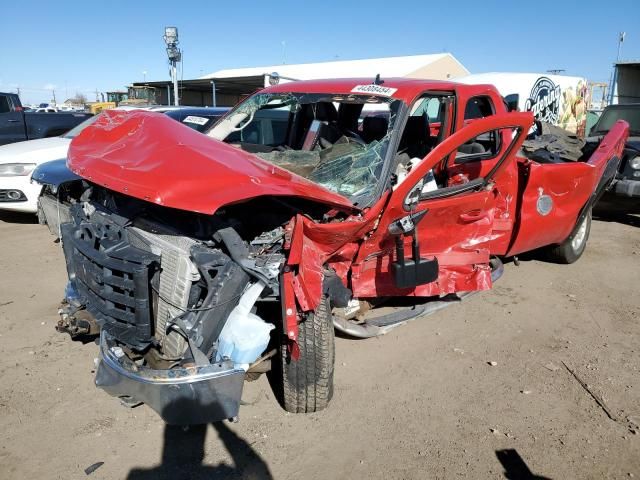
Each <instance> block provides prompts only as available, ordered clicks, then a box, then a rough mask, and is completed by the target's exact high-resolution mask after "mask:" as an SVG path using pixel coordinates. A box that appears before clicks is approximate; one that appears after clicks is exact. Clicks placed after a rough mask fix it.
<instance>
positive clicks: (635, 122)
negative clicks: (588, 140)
mask: <svg viewBox="0 0 640 480" xmlns="http://www.w3.org/2000/svg"><path fill="white" fill-rule="evenodd" d="M618 120H625V121H627V122H628V123H629V130H630V131H631V132H632V133H636V134H640V108H639V107H628V108H625V107H614V108H608V109H606V110H605V111H604V112H602V116H601V117H600V119H599V120H598V123H597V124H596V126H595V128H594V129H593V131H594V132H608V131H609V129H610V128H611V127H613V124H614V123H616V122H617V121H618Z"/></svg>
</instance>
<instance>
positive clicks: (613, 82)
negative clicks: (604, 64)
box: [609, 32, 627, 105]
mask: <svg viewBox="0 0 640 480" xmlns="http://www.w3.org/2000/svg"><path fill="white" fill-rule="evenodd" d="M626 36H627V32H620V34H619V35H618V53H617V54H616V63H615V65H614V66H613V75H612V76H611V85H609V105H612V104H613V99H614V97H615V96H616V92H617V89H616V83H617V82H618V63H620V54H621V53H622V44H623V43H624V37H626Z"/></svg>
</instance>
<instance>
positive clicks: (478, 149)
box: [458, 141, 486, 155]
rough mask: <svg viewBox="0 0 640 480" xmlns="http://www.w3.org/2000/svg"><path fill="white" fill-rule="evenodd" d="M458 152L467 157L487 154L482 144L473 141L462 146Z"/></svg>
mask: <svg viewBox="0 0 640 480" xmlns="http://www.w3.org/2000/svg"><path fill="white" fill-rule="evenodd" d="M458 151H459V152H460V153H465V154H467V155H473V154H476V153H485V152H486V150H485V148H484V147H483V146H482V144H481V143H478V142H474V141H471V142H469V143H465V144H464V145H460V146H459V147H458Z"/></svg>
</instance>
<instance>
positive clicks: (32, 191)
mask: <svg viewBox="0 0 640 480" xmlns="http://www.w3.org/2000/svg"><path fill="white" fill-rule="evenodd" d="M154 110H155V111H158V112H162V113H166V114H167V115H168V116H170V117H172V118H174V119H175V120H178V121H180V122H182V123H183V124H184V125H187V126H189V127H191V128H194V129H196V130H198V131H203V129H204V128H207V127H208V126H209V125H210V124H211V123H212V122H214V121H215V119H217V118H220V117H221V116H222V115H223V114H224V113H226V112H227V111H228V110H229V109H228V108H197V107H195V108H191V107H184V108H183V107H162V106H160V107H155V108H154ZM95 118H96V117H89V118H88V119H87V120H85V121H84V122H83V123H81V124H80V125H77V126H76V127H75V128H73V129H72V130H70V131H69V132H67V133H66V134H64V135H62V136H59V137H52V138H43V139H39V140H32V141H28V142H19V143H14V144H11V145H4V146H0V210H12V211H18V212H26V213H37V212H38V211H39V212H40V220H41V221H42V222H43V223H46V215H45V211H44V210H43V209H39V208H38V198H39V195H40V193H41V191H42V184H40V183H37V180H38V178H39V177H40V175H41V174H42V171H41V170H39V169H40V168H41V169H45V170H46V169H48V168H51V169H52V175H55V178H58V177H59V176H60V175H63V172H65V170H66V166H65V163H66V157H67V150H68V148H69V144H70V143H71V140H72V139H73V138H74V137H75V136H76V135H78V134H79V133H80V132H81V131H82V130H83V129H84V128H85V127H87V126H88V125H90V124H91V123H93V122H94V121H95ZM54 161H58V163H56V164H54V165H51V166H50V167H49V166H48V163H49V162H54ZM32 172H33V173H34V176H33V178H35V180H36V182H32V181H31V178H32ZM57 223H58V222H57V213H56V214H55V215H54V218H53V219H52V221H51V224H50V227H51V228H53V229H54V231H55V232H57V231H58V230H57V227H56V225H57Z"/></svg>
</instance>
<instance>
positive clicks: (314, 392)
mask: <svg viewBox="0 0 640 480" xmlns="http://www.w3.org/2000/svg"><path fill="white" fill-rule="evenodd" d="M298 346H299V348H300V357H299V358H298V360H294V359H293V358H291V356H290V355H289V353H288V349H287V348H286V345H283V346H282V352H281V355H282V356H281V360H282V383H283V403H284V408H285V410H287V411H288V412H292V413H311V412H317V411H320V410H323V409H324V408H326V406H327V405H328V404H329V401H330V400H331V397H332V396H333V367H334V361H335V343H334V332H333V321H332V318H331V308H330V306H329V300H328V299H327V298H324V299H323V300H322V302H321V303H320V305H319V306H318V309H317V310H316V311H315V312H313V313H310V314H309V315H308V316H307V319H306V320H305V321H304V322H302V323H300V325H299V332H298Z"/></svg>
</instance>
